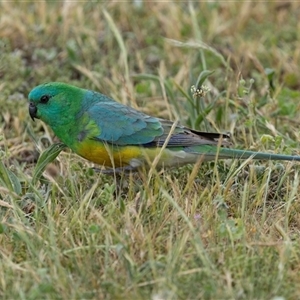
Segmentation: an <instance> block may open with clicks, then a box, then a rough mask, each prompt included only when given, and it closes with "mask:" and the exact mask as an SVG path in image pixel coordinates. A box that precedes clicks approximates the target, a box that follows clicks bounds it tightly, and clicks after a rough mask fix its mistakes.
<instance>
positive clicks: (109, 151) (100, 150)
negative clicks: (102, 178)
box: [75, 140, 143, 167]
mask: <svg viewBox="0 0 300 300" xmlns="http://www.w3.org/2000/svg"><path fill="white" fill-rule="evenodd" d="M75 152H76V153H77V154H78V155H80V156H82V157H84V158H85V159H87V160H89V161H92V162H94V163H96V164H99V165H103V166H107V167H124V166H129V165H131V164H132V162H134V163H135V164H137V162H138V161H141V164H142V161H143V159H142V153H141V149H140V147H139V146H118V145H111V144H107V143H105V142H101V141H96V140H84V141H82V142H81V143H80V145H79V146H78V147H77V149H76V150H75Z"/></svg>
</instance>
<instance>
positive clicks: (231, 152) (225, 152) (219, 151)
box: [185, 145, 300, 161]
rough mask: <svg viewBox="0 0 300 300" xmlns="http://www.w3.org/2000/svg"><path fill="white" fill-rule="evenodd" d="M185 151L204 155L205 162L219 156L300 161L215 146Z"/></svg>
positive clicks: (204, 146) (189, 148) (223, 157)
mask: <svg viewBox="0 0 300 300" xmlns="http://www.w3.org/2000/svg"><path fill="white" fill-rule="evenodd" d="M185 151H186V152H188V153H193V154H197V155H203V156H204V160H214V159H215V157H216V156H217V157H218V159H226V158H229V159H230V158H232V159H247V158H250V157H252V158H253V159H262V160H289V161H300V156H294V155H284V154H273V153H264V152H255V151H247V150H246V151H245V150H238V149H230V148H223V147H221V148H220V147H217V146H213V145H201V146H192V147H187V148H185Z"/></svg>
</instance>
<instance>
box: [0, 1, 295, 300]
mask: <svg viewBox="0 0 300 300" xmlns="http://www.w3.org/2000/svg"><path fill="white" fill-rule="evenodd" d="M299 10H300V5H299V3H297V2H288V1H286V2H284V3H283V2H282V3H279V2H275V1H271V2H262V1H261V2H251V1H240V2H228V3H226V2H221V1H219V2H218V1H216V2H207V3H204V2H203V3H201V4H196V3H194V4H188V3H183V2H182V3H180V2H177V3H173V2H156V3H154V2H153V3H151V2H147V1H144V2H143V3H142V4H141V6H140V7H139V6H138V5H134V4H132V3H131V2H130V3H129V2H128V3H121V2H109V1H108V2H107V3H102V2H100V1H98V2H97V1H93V2H87V3H84V2H68V1H65V2H62V3H58V2H47V1H39V2H38V3H37V2H36V3H35V2H23V1H14V2H13V1H2V2H1V3H0V54H1V56H0V79H1V81H0V107H1V110H0V157H1V162H0V270H1V271H0V298H1V299H153V300H158V299H298V298H299V297H300V283H299V276H300V268H299V265H300V246H299V245H300V243H299V232H300V221H299V220H300V219H299V217H300V206H299V201H300V196H299V195H300V190H299V166H298V164H297V163H291V162H282V163H280V164H279V163H277V162H260V161H259V162H257V161H256V162H254V161H251V160H247V161H244V162H239V161H231V160H225V161H219V162H210V163H203V164H198V165H196V166H186V167H182V168H180V169H172V170H165V171H164V172H161V171H155V170H152V171H153V172H152V173H151V176H150V177H149V175H148V174H147V172H141V173H140V174H135V175H131V176H123V177H121V178H114V177H111V176H105V175H103V174H99V173H96V172H94V171H93V170H92V167H93V165H92V164H90V163H89V162H87V161H85V160H83V159H81V158H80V157H78V156H76V155H75V154H73V153H71V152H70V151H68V150H67V149H65V150H63V151H62V152H60V151H61V150H62V149H61V148H60V145H59V144H55V143H57V142H58V141H57V139H56V138H55V137H54V135H53V133H52V132H51V130H50V129H49V128H48V127H47V126H46V125H45V124H43V123H42V122H40V121H38V120H37V121H36V122H34V123H33V122H32V120H31V119H30V117H29V114H28V103H27V95H28V92H29V91H30V90H31V89H32V88H33V87H34V86H36V85H38V84H40V83H43V82H47V81H64V82H67V83H70V84H74V85H77V86H80V87H84V88H89V89H94V90H98V91H101V92H102V93H104V94H107V95H109V96H110V97H112V98H115V99H116V100H117V101H120V102H122V103H124V104H128V105H132V106H134V107H136V108H138V109H139V110H142V111H144V112H146V113H149V114H152V115H155V116H159V117H163V118H169V119H172V120H175V119H177V118H178V119H180V121H181V123H183V124H185V125H188V126H191V127H194V128H196V129H199V130H209V131H220V132H231V133H232V140H233V143H234V144H235V147H237V148H240V149H251V150H258V151H270V152H276V153H293V154H299V150H298V149H299V140H300V131H299V125H300V124H299V119H300V109H299V97H300V93H299V86H300V84H299V83H300V69H299V65H300V56H299V49H300V43H299V38H298V35H299V34H298V29H297V26H298V25H297V24H298V14H299ZM199 83H200V84H202V83H203V84H205V85H206V86H207V87H208V88H209V89H210V91H209V92H208V93H207V94H206V95H205V96H204V97H193V95H192V92H191V86H192V85H196V86H197V84H199ZM53 144H55V146H52V147H50V145H53ZM49 147H50V148H49ZM46 149H47V150H46ZM45 150H46V152H43V151H45ZM41 153H43V154H42V155H41V156H40V159H39V160H38V157H39V155H40V154H41ZM58 154H59V155H58ZM57 155H58V156H57ZM56 156H57V157H56ZM55 157H56V158H55ZM276 297H281V298H276Z"/></svg>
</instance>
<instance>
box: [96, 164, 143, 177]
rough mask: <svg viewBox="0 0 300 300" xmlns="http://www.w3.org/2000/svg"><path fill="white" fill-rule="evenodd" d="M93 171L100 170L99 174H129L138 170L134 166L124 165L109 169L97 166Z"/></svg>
mask: <svg viewBox="0 0 300 300" xmlns="http://www.w3.org/2000/svg"><path fill="white" fill-rule="evenodd" d="M93 170H94V171H95V172H100V173H101V174H105V175H110V176H113V175H115V174H116V175H121V174H129V173H136V172H138V168H134V167H132V166H126V167H120V168H114V169H113V168H111V169H105V170H103V169H99V168H93Z"/></svg>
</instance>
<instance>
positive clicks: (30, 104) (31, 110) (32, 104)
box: [29, 102, 37, 121]
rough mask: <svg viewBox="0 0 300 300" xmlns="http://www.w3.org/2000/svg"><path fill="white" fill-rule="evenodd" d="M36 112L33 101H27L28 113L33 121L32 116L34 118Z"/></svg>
mask: <svg viewBox="0 0 300 300" xmlns="http://www.w3.org/2000/svg"><path fill="white" fill-rule="evenodd" d="M36 112H37V107H36V106H35V104H34V103H33V102H30V103H29V115H30V117H31V119H32V120H33V121H34V118H36Z"/></svg>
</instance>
